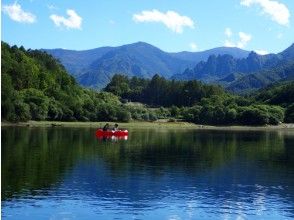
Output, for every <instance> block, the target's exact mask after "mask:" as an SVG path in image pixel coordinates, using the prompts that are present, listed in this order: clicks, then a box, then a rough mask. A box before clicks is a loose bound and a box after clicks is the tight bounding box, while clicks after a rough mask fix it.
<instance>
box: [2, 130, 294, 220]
mask: <svg viewBox="0 0 294 220" xmlns="http://www.w3.org/2000/svg"><path fill="white" fill-rule="evenodd" d="M94 133H95V130H94V129H90V128H82V129H81V128H2V200H3V209H2V213H3V215H4V217H5V218H9V217H11V218H18V217H20V216H22V215H23V214H22V215H21V213H24V212H27V213H28V216H27V217H26V216H25V215H23V216H22V218H23V219H25V218H27V219H31V218H37V217H38V216H43V217H44V216H46V217H50V218H53V219H60V218H80V217H84V218H86V219H87V218H97V217H99V218H107V219H113V218H126V219H129V218H138V219H142V218H143V219H144V218H152V219H168V218H174V219H194V218H196V217H197V218H201V219H211V218H213V219H216V218H217V219H228V218H229V219H230V218H233V219H235V218H237V217H238V218H246V219H248V218H252V219H256V218H263V219H264V218H266V219H271V218H272V219H276V218H287V217H294V203H293V202H294V148H293V146H294V136H293V134H292V132H288V133H287V132H261V131H260V132H256V131H255V132H240V131H239V132H238V131H236V132H234V131H200V130H199V131H192V130H138V131H135V130H134V131H130V134H129V139H128V140H127V141H124V140H117V141H101V140H98V139H96V138H95V136H94ZM57 207H63V208H61V209H58V208H57ZM65 208H66V210H67V212H64V209H65Z"/></svg>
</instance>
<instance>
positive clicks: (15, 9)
mask: <svg viewBox="0 0 294 220" xmlns="http://www.w3.org/2000/svg"><path fill="white" fill-rule="evenodd" d="M2 10H3V12H4V13H6V14H7V15H8V16H9V17H10V18H11V19H12V20H14V21H17V22H20V23H34V22H36V16H35V15H34V14H32V13H30V12H25V11H24V10H22V8H21V6H20V4H18V3H16V2H15V3H14V4H12V5H4V6H3V7H2Z"/></svg>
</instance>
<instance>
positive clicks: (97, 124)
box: [1, 121, 294, 131]
mask: <svg viewBox="0 0 294 220" xmlns="http://www.w3.org/2000/svg"><path fill="white" fill-rule="evenodd" d="M106 123H110V124H113V123H115V122H57V121H28V122H19V123H11V122H1V127H95V128H99V127H102V126H103V125H104V124H106ZM118 124H119V126H120V127H122V128H127V129H129V128H137V129H140V128H167V129H179V128H182V129H200V130H240V131H241V130H245V131H246V130H291V131H292V130H293V131H294V124H280V125H265V126H244V125H229V126H215V125H199V124H193V123H189V122H166V121H156V122H144V121H143V122H142V121H132V122H121V123H118Z"/></svg>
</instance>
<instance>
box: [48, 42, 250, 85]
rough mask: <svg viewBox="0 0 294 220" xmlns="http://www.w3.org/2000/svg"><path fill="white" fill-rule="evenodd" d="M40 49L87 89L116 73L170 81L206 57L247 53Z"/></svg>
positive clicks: (145, 47) (146, 47)
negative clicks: (168, 79) (53, 58)
mask: <svg viewBox="0 0 294 220" xmlns="http://www.w3.org/2000/svg"><path fill="white" fill-rule="evenodd" d="M43 50H44V51H46V52H47V53H49V54H51V55H52V56H54V57H55V58H57V59H59V60H60V62H61V63H62V64H63V65H64V66H65V68H66V69H67V71H68V72H69V73H70V74H71V75H73V76H74V77H75V78H76V79H77V81H78V82H79V83H80V84H81V85H83V86H86V87H91V88H102V87H104V86H105V85H106V84H107V83H108V82H109V81H110V79H111V77H112V76H113V75H114V74H116V73H122V74H125V75H127V76H138V77H144V78H150V77H152V76H153V75H154V74H159V75H161V76H164V77H166V78H170V77H172V76H173V75H174V74H180V73H182V72H183V71H184V70H185V69H186V68H188V67H192V66H195V65H196V64H197V63H198V62H200V61H205V60H207V58H208V57H209V56H210V55H216V56H217V55H224V54H229V55H231V56H233V57H235V58H245V57H247V56H248V54H249V53H250V52H249V51H245V50H242V49H239V48H227V47H219V48H214V49H210V50H206V51H202V52H178V53H168V52H164V51H162V50H160V49H159V48H157V47H155V46H153V45H151V44H148V43H145V42H137V43H133V44H127V45H123V46H118V47H100V48H95V49H90V50H82V51H76V50H65V49H43Z"/></svg>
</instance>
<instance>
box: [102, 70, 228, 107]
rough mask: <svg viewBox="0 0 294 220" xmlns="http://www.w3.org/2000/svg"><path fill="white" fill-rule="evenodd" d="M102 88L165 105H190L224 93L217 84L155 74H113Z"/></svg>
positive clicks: (134, 98) (142, 100)
mask: <svg viewBox="0 0 294 220" xmlns="http://www.w3.org/2000/svg"><path fill="white" fill-rule="evenodd" d="M104 90H105V91H107V92H111V93H113V94H116V95H119V96H120V97H121V98H123V99H126V100H130V101H135V102H142V103H146V104H148V105H152V106H166V107H168V106H173V105H175V106H192V105H195V104H197V103H199V102H200V100H201V99H202V98H205V97H210V96H213V95H222V94H224V90H223V89H222V88H221V87H219V86H215V85H205V84H203V83H201V82H199V81H196V80H193V81H187V82H183V81H169V80H166V79H165V78H164V77H161V76H159V75H157V74H156V75H154V76H153V78H152V79H151V80H148V79H140V78H137V77H133V78H131V79H129V78H127V77H126V76H123V75H114V77H113V78H112V80H111V82H110V83H109V84H108V85H107V86H106V87H105V89H104Z"/></svg>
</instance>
